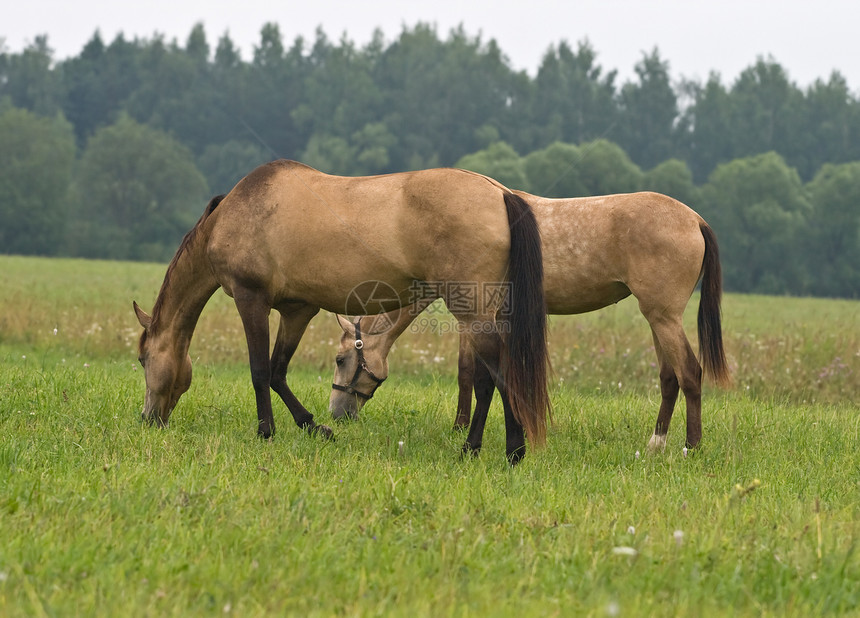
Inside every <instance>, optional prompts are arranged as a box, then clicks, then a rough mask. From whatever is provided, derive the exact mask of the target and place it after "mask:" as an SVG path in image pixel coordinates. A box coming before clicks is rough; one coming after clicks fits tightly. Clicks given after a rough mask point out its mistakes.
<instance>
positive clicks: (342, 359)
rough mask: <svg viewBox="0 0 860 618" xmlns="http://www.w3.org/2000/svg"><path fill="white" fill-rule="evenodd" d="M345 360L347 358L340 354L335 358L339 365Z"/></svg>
mask: <svg viewBox="0 0 860 618" xmlns="http://www.w3.org/2000/svg"><path fill="white" fill-rule="evenodd" d="M345 361H346V359H345V358H344V357H343V356H338V357H337V358H335V359H334V362H336V363H337V366H338V367H341V366H342V365H343V363H344V362H345Z"/></svg>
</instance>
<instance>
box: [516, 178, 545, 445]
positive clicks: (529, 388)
mask: <svg viewBox="0 0 860 618" xmlns="http://www.w3.org/2000/svg"><path fill="white" fill-rule="evenodd" d="M505 206H506V208H507V212H508V225H509V227H510V230H511V253H510V266H509V280H510V284H511V291H510V301H511V305H510V332H509V333H508V337H507V346H506V347H507V359H508V362H507V363H505V383H506V386H507V394H508V398H509V400H510V402H511V407H512V408H513V413H514V417H515V418H516V419H517V421H518V422H519V423H520V424H521V425H522V426H523V428H524V429H525V431H526V435H527V436H528V439H529V441H530V442H531V443H532V445H533V446H539V445H541V444H543V443H544V442H546V423H547V415H548V414H549V413H550V412H551V410H550V401H549V393H548V392H547V384H546V383H547V372H548V366H549V361H548V355H547V347H546V300H545V299H544V289H543V255H542V251H541V240H540V230H539V229H538V224H537V220H536V219H535V216H534V213H533V212H532V209H531V207H530V206H529V205H528V203H527V202H526V201H525V200H524V199H523V198H521V197H520V196H518V195H516V194H514V193H506V194H505Z"/></svg>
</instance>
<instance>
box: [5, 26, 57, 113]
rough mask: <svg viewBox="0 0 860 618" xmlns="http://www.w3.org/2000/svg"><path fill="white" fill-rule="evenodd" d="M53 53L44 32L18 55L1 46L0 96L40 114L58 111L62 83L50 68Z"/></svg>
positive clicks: (16, 105) (17, 105) (15, 104)
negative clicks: (4, 50) (5, 50)
mask: <svg viewBox="0 0 860 618" xmlns="http://www.w3.org/2000/svg"><path fill="white" fill-rule="evenodd" d="M53 54H54V51H53V50H52V49H51V48H50V47H49V46H48V37H47V35H40V36H37V37H36V38H35V39H34V40H33V43H32V44H30V45H28V46H27V47H26V48H25V49H24V51H23V52H22V53H20V54H9V53H6V52H3V49H2V48H0V98H3V97H9V99H10V100H11V101H12V105H14V106H15V107H18V108H21V109H27V110H30V111H33V112H36V113H37V114H41V115H43V116H54V115H55V114H56V113H57V112H59V111H60V109H61V106H60V103H61V101H62V98H63V93H62V83H61V82H60V80H59V76H58V75H57V73H56V72H55V71H53V70H52V65H53Z"/></svg>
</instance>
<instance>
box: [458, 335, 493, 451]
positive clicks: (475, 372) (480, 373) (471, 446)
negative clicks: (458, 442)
mask: <svg viewBox="0 0 860 618" xmlns="http://www.w3.org/2000/svg"><path fill="white" fill-rule="evenodd" d="M470 355H471V351H470ZM472 358H473V364H472V377H473V380H472V383H473V384H474V389H475V400H476V402H475V414H473V415H472V423H471V425H470V426H469V435H468V437H467V438H466V442H465V444H463V453H464V454H465V453H471V454H473V455H477V454H478V453H479V452H480V450H481V444H482V442H483V440H484V427H485V426H486V424H487V413H488V412H489V410H490V404H491V403H492V401H493V391H495V390H496V386H495V384H494V383H493V377H492V375H490V370H489V369H487V366H486V365H485V364H484V362H483V361H475V360H474V357H472ZM461 389H462V386H461ZM468 393H469V402H468V403H467V404H466V405H467V406H471V404H472V388H471V387H470V388H469V391H468ZM462 394H463V391H462V390H461V391H460V395H461V396H462ZM466 409H467V410H468V407H467V408H466Z"/></svg>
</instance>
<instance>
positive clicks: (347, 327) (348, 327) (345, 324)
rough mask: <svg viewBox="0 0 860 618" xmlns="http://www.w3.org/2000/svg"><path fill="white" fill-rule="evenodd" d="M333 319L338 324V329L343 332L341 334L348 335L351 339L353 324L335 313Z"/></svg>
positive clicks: (353, 334) (353, 333) (353, 330)
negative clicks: (334, 318) (335, 319)
mask: <svg viewBox="0 0 860 618" xmlns="http://www.w3.org/2000/svg"><path fill="white" fill-rule="evenodd" d="M334 317H336V318H337V323H338V324H340V327H341V329H342V330H343V332H345V333H347V334H349V335H352V336H353V337H354V336H355V324H353V323H352V322H350V321H349V320H347V319H346V318H345V317H343V316H342V315H340V314H339V313H335V314H334Z"/></svg>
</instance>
